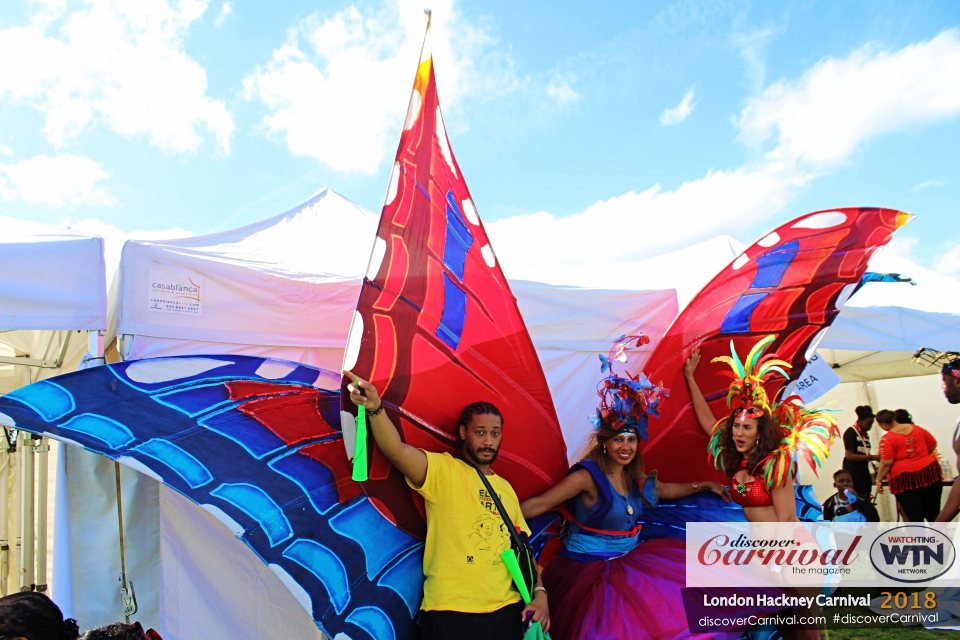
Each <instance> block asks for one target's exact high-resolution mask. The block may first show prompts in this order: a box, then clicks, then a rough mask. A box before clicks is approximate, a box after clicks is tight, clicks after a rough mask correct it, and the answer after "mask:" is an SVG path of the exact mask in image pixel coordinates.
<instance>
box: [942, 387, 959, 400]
mask: <svg viewBox="0 0 960 640" xmlns="http://www.w3.org/2000/svg"><path fill="white" fill-rule="evenodd" d="M944 395H946V396H947V402H949V403H950V404H960V388H957V387H953V388H952V389H947V392H946V393H945V394H944Z"/></svg>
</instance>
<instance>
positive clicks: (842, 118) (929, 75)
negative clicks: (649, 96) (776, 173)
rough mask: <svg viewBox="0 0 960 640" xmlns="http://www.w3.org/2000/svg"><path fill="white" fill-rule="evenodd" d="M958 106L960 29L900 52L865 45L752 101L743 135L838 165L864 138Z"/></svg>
mask: <svg viewBox="0 0 960 640" xmlns="http://www.w3.org/2000/svg"><path fill="white" fill-rule="evenodd" d="M957 113H960V30H958V29H950V30H948V31H944V32H942V33H941V34H939V35H938V36H936V37H935V38H933V39H932V40H928V41H926V42H919V43H916V44H913V45H910V46H908V47H905V48H903V49H900V50H899V51H893V52H891V51H880V50H878V48H877V47H876V46H874V45H868V46H865V47H862V48H860V49H858V50H857V51H854V52H853V53H852V54H851V55H850V56H848V57H847V58H845V59H842V60H837V59H833V58H828V59H826V60H823V61H821V62H819V63H817V64H816V65H815V66H814V67H813V68H812V69H810V70H809V71H808V72H807V73H805V74H804V75H803V77H801V78H800V79H799V80H797V81H794V82H789V81H786V80H780V81H779V82H776V83H774V84H772V85H771V86H769V87H767V89H766V90H765V91H764V92H763V94H762V95H761V96H759V97H757V98H753V99H751V100H749V101H748V103H747V106H746V108H745V109H744V110H743V112H742V113H741V114H740V119H739V126H740V129H741V137H742V139H743V140H745V141H747V142H752V143H759V142H763V141H765V140H767V139H769V138H771V137H774V136H775V137H776V142H777V146H776V149H775V150H774V152H773V153H775V154H776V155H777V156H779V157H780V158H782V159H787V160H799V161H806V162H811V163H814V164H835V163H838V162H842V161H843V160H845V159H846V158H848V157H849V156H850V154H852V153H853V152H854V151H856V149H857V147H858V146H859V145H860V143H862V142H863V141H864V140H866V139H868V138H870V137H873V136H876V135H879V134H883V133H887V132H890V131H895V130H897V129H902V128H904V127H908V126H914V125H918V124H923V123H927V122H932V121H934V120H939V119H942V118H948V117H952V116H955V115H956V114H957Z"/></svg>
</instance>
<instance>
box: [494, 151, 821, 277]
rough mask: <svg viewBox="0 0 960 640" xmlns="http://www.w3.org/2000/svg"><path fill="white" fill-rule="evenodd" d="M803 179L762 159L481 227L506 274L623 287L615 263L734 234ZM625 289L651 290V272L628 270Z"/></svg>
mask: <svg viewBox="0 0 960 640" xmlns="http://www.w3.org/2000/svg"><path fill="white" fill-rule="evenodd" d="M807 180H809V177H808V176H807V175H806V174H804V173H802V172H797V171H795V170H793V169H791V168H790V167H785V166H779V165H774V164H772V163H771V164H763V165H759V166H756V167H750V168H748V167H741V168H739V169H734V170H729V171H710V172H709V173H708V174H707V175H706V176H704V177H703V178H699V179H697V180H692V181H690V182H686V183H684V184H683V185H681V186H680V187H679V188H677V189H676V190H675V191H663V190H662V189H661V187H660V185H654V186H652V187H650V188H649V189H647V190H646V191H643V192H640V193H636V192H633V191H631V192H629V193H626V194H624V195H622V196H618V197H615V198H610V199H609V200H604V201H601V202H597V203H595V204H593V205H591V206H589V207H588V208H587V209H586V210H585V211H584V212H583V213H580V214H576V215H572V216H566V217H563V218H558V217H556V216H553V215H552V214H550V213H548V212H546V211H541V212H539V213H535V214H533V215H526V216H514V217H511V218H504V219H501V220H497V221H495V222H491V223H487V224H486V225H485V227H486V229H487V233H488V234H489V235H490V239H491V244H492V245H493V246H494V248H495V249H496V251H497V257H498V258H499V259H500V262H501V264H502V265H503V269H504V272H505V273H506V274H507V276H508V277H521V278H522V277H526V278H531V279H540V278H538V277H537V272H539V271H542V272H544V273H554V274H561V275H562V277H561V280H562V281H564V282H570V283H579V284H587V283H589V282H591V281H592V282H593V283H594V285H599V286H603V285H604V284H607V285H608V286H610V283H611V282H614V281H615V282H617V283H618V284H617V285H615V286H627V285H626V283H625V281H624V278H625V277H628V278H629V277H631V276H630V275H629V274H622V273H618V274H611V273H610V269H611V265H622V264H624V263H627V262H635V261H638V260H641V259H644V258H648V257H651V256H655V255H658V254H661V253H664V252H666V251H670V250H672V249H676V248H678V247H682V246H684V245H687V244H689V243H690V242H692V241H695V240H697V239H703V238H709V237H711V236H714V235H717V234H721V233H734V232H735V231H737V230H739V229H743V228H745V227H747V226H749V225H750V224H751V223H753V222H755V221H756V220H759V219H763V218H765V217H767V216H769V215H770V212H771V211H778V210H780V209H782V208H783V207H784V206H785V205H786V204H787V202H788V200H789V197H790V195H791V194H792V193H793V191H794V190H795V189H796V188H797V187H800V186H802V185H803V184H804V183H805V182H806V181H807ZM632 279H633V285H632V286H633V288H638V289H642V288H656V287H657V286H658V283H657V280H656V276H655V274H643V273H637V274H633V275H632Z"/></svg>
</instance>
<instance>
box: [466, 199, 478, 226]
mask: <svg viewBox="0 0 960 640" xmlns="http://www.w3.org/2000/svg"><path fill="white" fill-rule="evenodd" d="M463 215H465V216H467V220H469V221H470V222H471V223H472V224H480V216H479V215H478V214H477V208H476V207H475V206H473V200H471V199H470V198H467V199H466V200H464V201H463Z"/></svg>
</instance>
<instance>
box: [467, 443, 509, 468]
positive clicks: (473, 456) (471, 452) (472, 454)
mask: <svg viewBox="0 0 960 640" xmlns="http://www.w3.org/2000/svg"><path fill="white" fill-rule="evenodd" d="M485 449H486V450H489V451H492V452H493V457H492V458H490V462H481V461H480V458H479V456H478V455H477V449H474V448H473V447H471V446H470V445H468V444H467V443H463V452H464V453H465V454H467V457H468V458H470V461H471V462H473V463H474V464H493V463H494V462H496V460H497V456H498V455H500V449H491V448H489V447H485Z"/></svg>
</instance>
